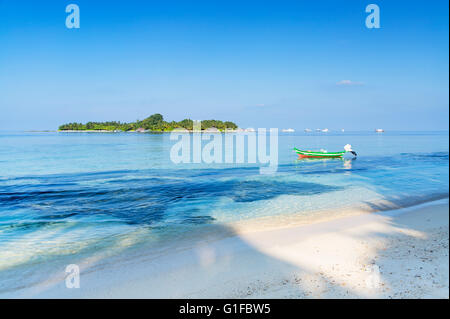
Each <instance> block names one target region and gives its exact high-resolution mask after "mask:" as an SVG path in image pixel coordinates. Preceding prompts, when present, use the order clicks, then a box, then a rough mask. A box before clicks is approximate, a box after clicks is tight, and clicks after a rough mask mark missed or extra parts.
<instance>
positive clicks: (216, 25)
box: [0, 0, 449, 130]
mask: <svg viewBox="0 0 450 319" xmlns="http://www.w3.org/2000/svg"><path fill="white" fill-rule="evenodd" d="M70 3H75V4H78V5H79V7H80V22H81V28H80V29H67V28H66V27H65V19H66V16H67V13H65V7H66V5H68V4H70ZM369 3H376V4H377V5H378V6H379V7H380V13H381V28H380V29H367V28H366V27H365V18H366V16H367V13H366V12H365V7H366V5H368V4H369ZM448 9H449V8H448V2H447V1H375V0H373V1H343V0H342V1H230V0H227V1H211V0H210V1H157V2H156V1H155V2H152V1H145V2H144V1H135V0H128V1H120V2H119V1H92V0H90V1H84V0H83V1H76V0H71V1H62V0H59V1H20V0H19V1H13V0H0V129H2V130H11V129H56V128H57V126H58V125H59V124H62V123H65V122H72V121H77V122H86V121H103V120H121V121H134V120H136V119H143V118H145V117H146V116H148V115H150V114H153V113H157V112H158V113H162V114H163V115H164V116H165V119H166V120H181V119H183V118H186V117H189V118H192V119H210V118H215V119H222V120H233V121H235V122H236V123H237V124H238V125H240V126H242V127H249V126H252V127H280V128H284V127H294V128H298V129H301V128H305V127H311V128H316V127H322V128H323V127H328V128H330V129H340V128H346V129H348V130H372V129H373V128H375V127H382V128H385V129H389V130H393V129H396V130H448V107H449V104H448V103H449V91H448V85H449V73H448V72H449V71H448V68H449V65H448V59H449V55H448V52H449V42H448V41H449V37H448V36H449V34H448V32H449V30H448V22H449V21H448Z"/></svg>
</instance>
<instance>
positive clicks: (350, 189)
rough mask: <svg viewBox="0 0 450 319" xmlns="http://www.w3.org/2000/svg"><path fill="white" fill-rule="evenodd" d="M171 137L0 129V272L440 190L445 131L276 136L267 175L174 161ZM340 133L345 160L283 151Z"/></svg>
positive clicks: (330, 141)
mask: <svg viewBox="0 0 450 319" xmlns="http://www.w3.org/2000/svg"><path fill="white" fill-rule="evenodd" d="M174 143H175V142H174V141H170V140H169V134H137V133H114V134H112V133H7V132H3V133H0V278H1V277H2V274H3V275H5V274H6V273H7V272H8V271H10V270H11V269H14V268H15V267H25V266H27V265H40V264H42V263H47V262H49V261H51V260H53V259H55V260H56V259H58V258H60V257H61V256H66V257H67V256H73V255H77V254H83V253H86V252H92V251H100V250H104V251H115V250H116V251H120V250H122V249H126V248H127V247H131V246H133V245H136V244H138V243H142V242H149V241H153V242H154V243H155V244H157V243H159V242H162V241H170V240H171V238H174V237H176V236H177V234H179V233H189V232H195V231H196V230H198V229H201V227H203V226H205V225H211V224H223V223H228V222H234V221H238V220H245V219H252V218H258V217H264V216H277V217H278V218H281V219H282V218H283V216H287V215H289V214H292V213H301V214H304V215H305V216H308V215H311V214H314V212H315V211H317V210H323V209H327V208H334V207H341V206H351V205H353V204H357V203H362V202H376V201H377V200H381V199H387V200H391V201H397V202H402V203H408V202H411V203H413V202H414V201H418V200H421V201H422V200H431V199H435V198H440V197H445V196H448V191H449V182H448V178H449V135H448V132H428V133H415V132H395V133H394V132H391V133H389V132H387V133H384V134H376V133H373V132H365V133H364V132H359V133H334V134H333V133H327V134H324V133H312V134H304V133H294V134H280V137H279V167H278V172H277V173H276V174H274V175H261V174H259V169H258V167H257V166H255V165H229V164H228V165H225V164H214V165H206V164H183V165H175V164H173V163H172V162H171V161H170V159H169V152H170V148H171V147H172V145H173V144H174ZM347 143H350V144H352V145H353V148H354V150H356V151H357V152H358V155H359V156H358V158H357V159H356V160H350V159H345V160H340V159H328V160H303V161H302V160H296V156H295V154H294V153H293V152H292V148H293V147H294V146H296V147H299V148H304V149H320V148H325V149H327V150H329V151H335V150H336V151H337V150H341V149H342V148H343V146H344V145H345V144H347ZM3 279H4V278H3ZM0 288H1V284H0Z"/></svg>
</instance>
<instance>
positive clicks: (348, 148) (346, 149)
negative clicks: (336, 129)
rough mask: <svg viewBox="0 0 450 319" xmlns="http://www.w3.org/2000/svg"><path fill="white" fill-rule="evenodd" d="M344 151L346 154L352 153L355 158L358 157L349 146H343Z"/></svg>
mask: <svg viewBox="0 0 450 319" xmlns="http://www.w3.org/2000/svg"><path fill="white" fill-rule="evenodd" d="M344 150H345V151H346V152H350V153H352V154H353V155H354V156H355V157H356V156H358V155H357V154H356V152H355V151H353V150H352V146H351V145H350V144H347V145H345V146H344Z"/></svg>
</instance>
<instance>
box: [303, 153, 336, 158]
mask: <svg viewBox="0 0 450 319" xmlns="http://www.w3.org/2000/svg"><path fill="white" fill-rule="evenodd" d="M297 155H298V158H340V157H342V155H303V154H298V153H297Z"/></svg>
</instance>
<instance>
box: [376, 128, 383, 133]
mask: <svg viewBox="0 0 450 319" xmlns="http://www.w3.org/2000/svg"><path fill="white" fill-rule="evenodd" d="M375 132H377V133H383V132H384V130H383V129H382V128H377V129H375Z"/></svg>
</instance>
